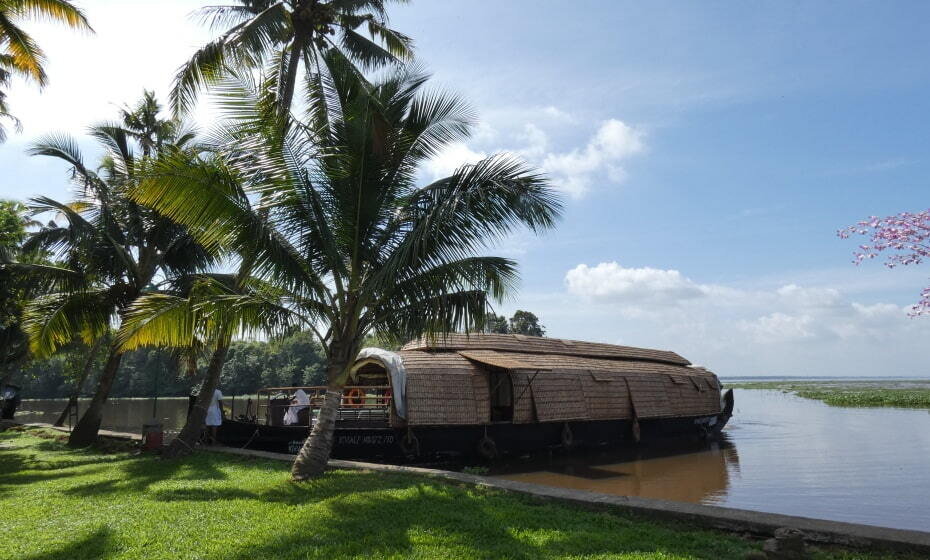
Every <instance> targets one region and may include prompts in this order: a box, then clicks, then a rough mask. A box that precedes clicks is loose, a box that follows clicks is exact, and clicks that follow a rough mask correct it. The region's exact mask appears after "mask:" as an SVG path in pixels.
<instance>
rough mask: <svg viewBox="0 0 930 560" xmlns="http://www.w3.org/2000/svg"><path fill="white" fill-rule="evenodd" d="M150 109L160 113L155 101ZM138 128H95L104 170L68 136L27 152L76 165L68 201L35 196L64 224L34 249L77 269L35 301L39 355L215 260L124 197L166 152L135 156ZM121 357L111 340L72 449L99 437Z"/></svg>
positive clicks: (31, 312)
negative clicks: (64, 282) (74, 196)
mask: <svg viewBox="0 0 930 560" xmlns="http://www.w3.org/2000/svg"><path fill="white" fill-rule="evenodd" d="M147 110H152V111H155V112H156V115H157V110H158V107H157V105H155V106H154V107H149V108H148V109H147ZM131 124H132V123H126V122H124V123H109V124H102V125H98V126H95V127H93V128H91V131H90V133H91V135H92V136H93V137H95V138H96V139H97V140H98V141H99V142H100V143H101V144H102V146H103V148H104V151H105V154H106V155H105V156H104V157H103V159H102V161H101V164H100V166H99V169H98V171H92V170H91V169H89V168H88V167H87V166H86V165H85V164H84V161H83V157H82V155H81V153H80V150H79V149H78V147H77V144H76V142H75V141H74V140H72V139H70V138H68V137H66V136H51V137H48V138H46V139H44V140H41V141H40V142H38V143H37V144H35V145H34V146H33V147H32V148H31V149H30V152H31V153H32V154H33V155H44V156H50V157H54V158H57V159H60V160H63V161H65V162H66V163H68V164H69V165H71V177H72V179H73V182H74V183H75V186H76V187H77V194H78V197H77V199H76V200H74V201H72V202H70V203H62V202H58V201H55V200H53V199H50V198H47V197H40V198H36V199H33V201H32V206H33V210H34V211H35V212H37V213H43V212H54V213H56V214H57V215H59V216H61V217H62V219H63V220H64V222H65V224H62V225H59V224H57V223H55V222H51V223H50V224H49V225H48V226H46V227H44V228H42V229H41V230H39V231H38V232H36V233H35V234H33V235H32V237H31V239H30V240H29V241H28V242H27V245H29V246H31V247H41V248H44V249H45V250H47V251H49V252H51V254H52V255H54V256H55V257H57V258H58V259H59V261H60V262H61V263H62V264H63V265H64V266H66V267H67V268H68V269H69V270H71V271H72V272H73V276H72V278H71V282H70V283H68V284H67V285H65V286H63V288H62V289H60V290H57V291H53V292H51V293H48V294H45V295H43V296H41V297H39V298H36V299H35V300H33V301H32V302H31V303H30V305H29V307H28V308H27V311H26V320H25V322H24V327H25V330H26V331H27V333H28V334H29V337H30V348H31V349H32V351H33V352H34V353H35V354H36V355H38V356H46V355H49V354H51V353H52V352H54V351H55V350H57V349H58V348H59V347H61V346H62V345H64V344H67V343H69V342H70V341H71V340H73V339H74V338H80V339H82V340H83V341H84V343H85V344H88V345H92V344H93V343H94V342H95V341H96V340H97V339H99V338H100V337H101V336H103V335H104V334H105V333H106V332H107V331H108V330H109V329H110V328H111V325H115V324H118V323H119V322H120V321H121V319H122V318H123V315H124V314H125V312H126V309H127V307H128V306H129V305H130V304H131V303H132V302H133V301H135V300H136V298H138V297H139V296H140V295H142V294H144V293H146V292H150V291H155V290H158V289H159V287H160V286H171V285H172V284H173V283H175V282H177V281H178V280H179V279H183V278H186V277H187V276H189V275H190V274H193V273H194V272H197V271H198V270H202V269H203V267H205V266H206V265H207V264H208V263H209V262H211V257H210V255H209V254H208V253H206V252H205V251H204V250H203V248H202V247H201V246H199V245H198V244H196V243H195V242H194V241H193V239H192V238H191V237H190V236H189V235H187V234H186V232H185V231H184V230H183V229H182V228H181V227H179V226H178V225H176V224H174V223H172V222H170V221H169V220H167V219H165V218H163V217H162V216H160V215H158V214H156V213H155V212H153V211H152V210H151V209H148V208H144V207H141V206H139V205H138V204H136V203H135V202H134V201H132V200H129V199H128V198H127V197H126V193H127V190H128V189H129V188H130V187H131V186H132V185H133V184H135V183H136V182H137V181H138V178H139V176H141V175H143V174H144V171H145V169H146V168H147V167H149V166H151V165H152V164H153V161H152V160H153V159H157V157H161V154H160V153H155V154H153V155H152V156H151V157H150V158H146V157H144V156H143V157H138V158H137V157H136V155H135V149H134V146H133V141H132V138H133V135H134V134H139V133H141V131H140V130H139V129H137V128H132V127H130V126H129V125H131ZM171 129H172V130H177V129H178V127H177V126H174V127H171ZM188 138H189V135H187V134H175V135H174V136H173V137H171V138H168V139H162V140H160V142H161V143H162V144H163V145H164V146H165V147H164V150H165V151H166V152H171V151H177V150H180V149H181V147H182V146H183V145H184V143H186V142H187V140H188ZM143 150H144V148H143ZM121 357H122V354H121V352H120V348H119V346H118V345H117V344H115V343H113V344H110V346H109V347H108V349H107V358H106V361H105V363H104V366H103V372H102V373H101V375H100V378H99V381H98V386H97V388H96V392H95V394H94V397H93V399H92V400H91V403H90V405H89V406H88V408H87V409H86V411H85V412H84V414H83V416H82V417H81V419H80V420H79V421H78V423H77V425H76V426H75V428H74V430H73V431H72V432H71V436H70V439H69V445H72V446H86V445H89V444H91V443H93V441H94V440H95V439H96V436H97V431H98V430H99V428H100V421H101V418H102V413H103V406H104V404H105V403H106V400H107V398H108V396H109V393H110V388H111V387H112V385H113V382H114V381H115V379H116V374H117V371H118V369H119V364H120V360H121Z"/></svg>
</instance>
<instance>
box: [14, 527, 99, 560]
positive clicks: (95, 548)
mask: <svg viewBox="0 0 930 560" xmlns="http://www.w3.org/2000/svg"><path fill="white" fill-rule="evenodd" d="M112 552H113V550H112V544H111V539H110V529H108V528H107V527H101V528H99V529H97V530H96V531H94V532H92V533H91V534H89V535H87V536H86V537H84V538H82V539H79V540H76V541H74V542H71V543H68V544H66V545H64V546H62V547H60V548H58V549H55V550H43V551H42V552H40V553H37V554H35V555H32V556H27V557H25V558H23V559H22V560H81V559H84V558H86V559H88V560H90V559H95V560H96V559H98V558H106V557H107V556H109V554H110V553H112Z"/></svg>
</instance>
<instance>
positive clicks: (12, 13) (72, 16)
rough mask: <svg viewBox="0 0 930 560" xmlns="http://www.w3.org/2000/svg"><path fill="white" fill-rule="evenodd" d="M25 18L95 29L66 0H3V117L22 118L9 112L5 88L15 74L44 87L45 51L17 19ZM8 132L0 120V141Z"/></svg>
mask: <svg viewBox="0 0 930 560" xmlns="http://www.w3.org/2000/svg"><path fill="white" fill-rule="evenodd" d="M24 18H41V19H47V20H52V21H56V22H59V23H64V24H65V25H67V26H68V27H70V28H72V29H80V30H85V31H93V30H92V29H91V28H90V25H88V23H87V18H85V17H84V12H82V11H81V10H80V9H79V8H77V7H75V6H74V5H73V4H72V3H71V2H68V1H66V0H0V120H2V119H7V120H12V121H13V123H14V124H15V125H16V126H17V127H18V126H19V121H17V120H16V118H15V117H13V115H11V114H10V112H9V108H8V107H7V105H6V95H5V94H4V92H3V88H6V87H9V85H10V80H11V79H12V77H13V76H19V77H22V78H25V79H26V80H29V81H32V82H35V83H37V84H38V85H39V87H44V86H45V84H46V83H47V82H48V77H47V76H46V75H45V54H44V53H43V52H42V49H41V48H40V47H39V45H38V44H37V43H36V42H35V39H33V38H32V37H31V36H30V35H29V34H28V33H26V31H25V30H24V29H22V28H21V27H20V26H19V25H17V22H18V21H19V20H20V19H24ZM5 138H6V132H5V130H4V128H3V126H2V124H0V142H3V140H4V139H5Z"/></svg>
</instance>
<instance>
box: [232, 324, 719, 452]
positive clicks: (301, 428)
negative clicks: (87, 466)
mask: <svg viewBox="0 0 930 560" xmlns="http://www.w3.org/2000/svg"><path fill="white" fill-rule="evenodd" d="M325 391H326V389H325V387H270V388H264V389H261V390H260V391H258V397H257V399H256V400H254V401H250V402H249V404H248V407H247V410H246V412H245V414H242V415H239V416H238V417H236V418H233V419H229V420H225V421H224V422H223V425H222V426H221V427H220V429H219V432H218V438H219V440H220V442H221V443H223V444H225V445H228V446H235V447H247V448H250V449H263V450H267V451H277V452H284V453H296V452H297V450H298V449H299V448H300V446H301V445H302V444H303V441H304V440H305V439H306V437H307V436H308V435H309V431H310V429H311V427H312V425H313V422H314V418H315V417H316V415H317V413H318V411H319V408H320V407H321V406H322V403H323V396H324V394H325ZM732 411H733V395H732V391H727V392H726V393H721V386H720V381H719V380H718V378H717V376H716V375H714V374H713V373H712V372H710V371H708V370H707V369H704V368H702V367H696V366H693V365H692V364H691V363H690V362H689V361H688V360H686V359H685V358H683V357H681V356H679V355H678V354H676V353H674V352H669V351H663V350H650V349H645V348H633V347H629V346H616V345H611V344H599V343H592V342H580V341H573V340H561V339H553V338H542V337H532V336H522V335H501V334H467V335H466V334H449V335H445V336H441V337H437V338H432V339H420V340H415V341H413V342H410V343H408V344H407V345H405V346H404V347H403V348H402V349H401V350H400V351H398V352H391V351H387V350H382V349H378V348H366V349H364V350H362V352H361V353H360V354H359V356H358V359H357V360H356V362H355V363H354V364H353V366H352V368H351V371H350V376H349V382H348V384H347V386H346V387H345V389H344V391H343V397H342V403H341V405H340V407H339V411H338V416H337V420H336V434H335V440H334V442H335V443H334V447H333V450H332V456H333V457H335V458H345V459H363V460H385V461H403V460H423V459H427V458H436V457H443V456H475V455H476V456H480V457H484V458H486V459H493V458H495V457H498V456H499V455H502V454H523V453H530V452H534V451H540V450H546V449H552V448H562V449H570V448H577V447H589V446H628V445H635V444H636V443H638V442H640V441H641V440H647V439H654V438H664V437H669V436H682V435H693V436H701V437H715V436H716V435H717V434H719V433H720V430H721V429H722V428H723V427H724V425H725V424H726V423H727V421H728V420H729V418H730V415H731V413H732Z"/></svg>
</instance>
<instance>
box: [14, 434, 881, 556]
mask: <svg viewBox="0 0 930 560" xmlns="http://www.w3.org/2000/svg"><path fill="white" fill-rule="evenodd" d="M40 436H41V437H40ZM60 439H61V437H60V436H58V438H57V439H56V438H55V436H54V435H53V432H43V431H38V430H27V431H14V430H7V431H5V432H2V433H0V512H2V515H0V535H3V538H2V542H0V558H10V559H13V558H15V559H17V560H32V559H39V558H41V559H57V558H60V559H68V560H76V559H81V558H94V559H96V558H139V559H142V558H144V559H156V558H171V559H174V558H210V559H217V560H219V559H223V560H233V559H250V560H251V559H264V558H276V559H285V558H326V559H333V558H443V559H451V558H525V559H535V558H630V559H633V558H636V559H646V558H655V559H659V558H661V559H679V558H695V559H708V560H709V559H730V558H733V559H740V558H742V557H743V556H744V555H745V553H746V552H747V551H750V550H752V549H753V548H758V547H759V543H757V542H749V541H745V540H742V539H740V538H738V537H736V536H733V535H729V534H724V533H717V532H712V531H703V530H695V529H691V528H688V527H684V526H677V525H670V524H655V523H651V522H646V521H641V520H633V519H630V518H626V517H624V516H622V515H620V514H613V513H595V512H590V511H585V510H579V509H574V508H571V507H564V506H559V505H553V504H543V503H540V502H536V501H533V500H531V499H529V498H524V497H522V496H517V495H512V494H506V493H501V492H497V491H491V490H482V489H476V488H472V487H458V486H453V485H450V484H446V483H443V482H438V481H433V480H429V479H424V478H419V477H412V476H407V475H385V474H377V473H367V472H359V471H334V472H331V473H329V474H327V475H326V476H325V477H324V478H323V479H322V480H319V481H316V482H313V483H309V484H304V485H296V484H293V483H290V482H288V465H287V464H286V463H281V462H273V461H267V460H252V459H248V458H240V457H233V456H228V455H220V454H213V453H201V454H198V455H196V456H195V457H193V458H191V459H189V460H187V461H184V462H168V461H162V460H159V459H156V458H153V457H149V456H138V455H131V454H129V453H127V452H125V451H111V452H104V451H100V450H96V451H71V450H68V449H67V448H65V447H64V446H63V444H62V442H61V441H60ZM815 557H816V558H863V555H862V554H861V553H844V552H836V551H833V552H825V551H819V552H818V553H817V555H816V556H815Z"/></svg>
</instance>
